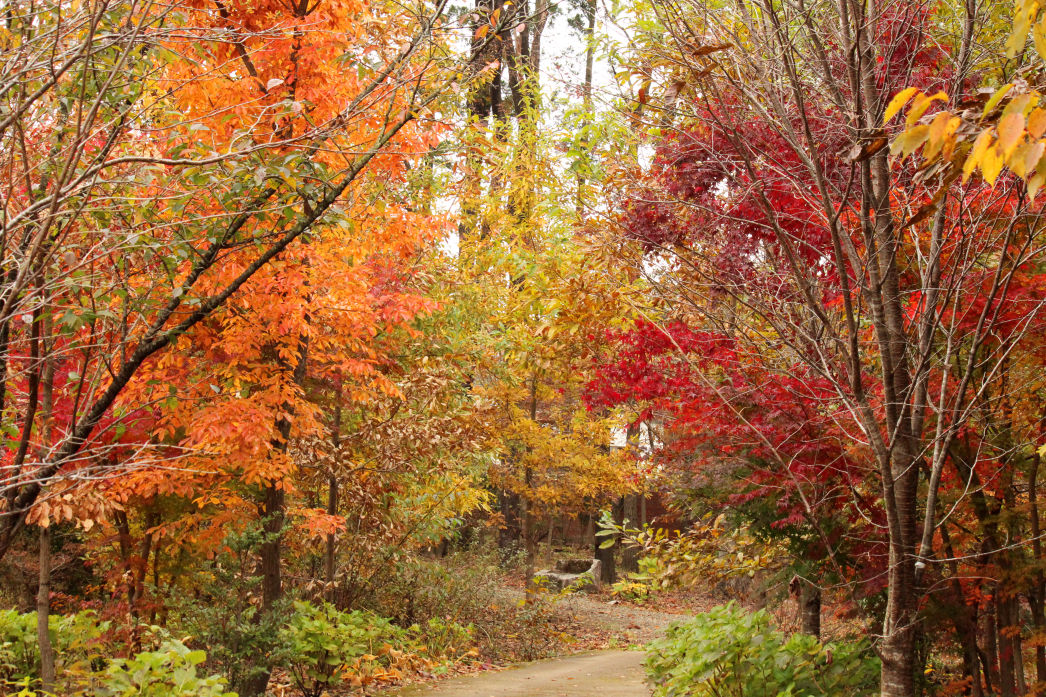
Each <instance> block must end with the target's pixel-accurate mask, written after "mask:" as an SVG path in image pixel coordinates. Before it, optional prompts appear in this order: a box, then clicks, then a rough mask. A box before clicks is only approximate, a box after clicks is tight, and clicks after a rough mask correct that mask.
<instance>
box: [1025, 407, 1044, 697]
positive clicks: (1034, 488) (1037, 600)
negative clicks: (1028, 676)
mask: <svg viewBox="0 0 1046 697" xmlns="http://www.w3.org/2000/svg"><path fill="white" fill-rule="evenodd" d="M1041 430H1042V425H1041V424H1040V431H1041ZM1031 457H1032V459H1031V469H1030V471H1029V472H1028V507H1029V509H1030V510H1029V517H1030V523H1031V548H1032V555H1033V557H1034V559H1035V562H1036V564H1035V572H1034V573H1033V574H1032V587H1031V592H1029V593H1028V604H1029V605H1030V606H1031V617H1032V623H1033V625H1034V627H1035V631H1036V633H1037V634H1040V635H1041V634H1042V633H1043V632H1044V631H1046V611H1044V606H1046V576H1044V575H1043V572H1042V540H1041V539H1039V538H1040V535H1041V527H1040V522H1039V501H1038V479H1039V465H1040V463H1041V461H1042V458H1041V456H1040V455H1039V453H1038V451H1037V450H1036V452H1034V453H1032V456H1031ZM1035 679H1036V681H1037V682H1038V683H1039V685H1040V686H1042V685H1046V646H1042V645H1041V644H1037V645H1036V646H1035Z"/></svg>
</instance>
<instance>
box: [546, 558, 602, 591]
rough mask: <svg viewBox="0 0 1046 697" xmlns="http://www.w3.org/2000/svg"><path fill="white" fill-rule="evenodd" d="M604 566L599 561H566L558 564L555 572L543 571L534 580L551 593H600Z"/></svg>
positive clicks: (550, 570)
mask: <svg viewBox="0 0 1046 697" xmlns="http://www.w3.org/2000/svg"><path fill="white" fill-rule="evenodd" d="M602 571H603V564H602V562H600V561H599V560H598V559H564V560H562V561H558V562H556V567H555V570H552V569H542V570H541V571H538V572H537V573H536V574H534V580H535V581H537V582H538V583H543V584H544V585H545V587H546V588H548V589H549V590H551V591H557V592H558V591H562V590H563V589H565V588H574V589H575V590H583V591H585V592H586V593H598V592H599V591H601V590H603V582H602V581H601V580H600V574H601V573H602Z"/></svg>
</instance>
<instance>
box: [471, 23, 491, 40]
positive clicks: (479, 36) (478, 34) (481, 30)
mask: <svg viewBox="0 0 1046 697" xmlns="http://www.w3.org/2000/svg"><path fill="white" fill-rule="evenodd" d="M488 31H490V25H489V24H484V25H483V26H481V27H480V28H479V29H477V30H476V34H475V38H477V39H482V38H483V37H484V36H486V35H487V32H488Z"/></svg>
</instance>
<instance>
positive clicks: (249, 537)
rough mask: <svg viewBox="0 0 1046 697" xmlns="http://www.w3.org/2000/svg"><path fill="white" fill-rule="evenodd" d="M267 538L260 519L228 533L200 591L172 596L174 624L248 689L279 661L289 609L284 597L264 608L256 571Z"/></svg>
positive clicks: (217, 668) (237, 686)
mask: <svg viewBox="0 0 1046 697" xmlns="http://www.w3.org/2000/svg"><path fill="white" fill-rule="evenodd" d="M266 539H267V537H266V533H265V531H264V530H263V529H262V528H261V526H260V525H259V524H256V523H252V524H251V525H249V526H248V528H247V529H246V530H244V531H240V532H234V533H230V534H229V535H227V536H226V537H225V539H224V540H223V547H222V551H221V553H220V554H218V555H216V556H215V558H214V559H212V560H211V562H210V564H209V568H208V572H209V573H207V574H201V575H200V576H198V577H197V581H198V583H197V586H196V592H195V593H193V594H185V595H183V596H180V597H176V598H173V599H171V601H170V609H171V617H172V624H173V625H174V626H177V627H179V632H185V633H186V634H188V635H190V636H192V637H193V638H194V642H193V643H194V645H196V646H202V647H205V648H206V650H207V669H208V670H209V671H211V672H215V673H221V674H222V675H224V676H225V677H226V679H227V680H228V682H229V685H230V686H231V687H232V688H233V689H234V690H240V691H246V688H248V686H250V685H251V683H252V682H253V681H255V680H256V679H257V678H259V677H261V676H264V675H268V674H269V673H270V671H271V670H272V669H273V668H274V667H275V665H276V664H277V663H278V662H279V658H280V656H279V654H280V637H279V632H280V628H281V626H282V625H283V624H284V622H285V618H286V616H287V615H288V614H289V613H291V611H292V608H291V605H290V602H288V601H284V600H281V601H279V602H278V603H277V604H276V605H274V606H273V607H272V608H271V611H270V612H260V608H259V604H258V598H259V597H260V596H261V579H260V577H259V576H258V575H257V573H256V560H257V557H258V549H259V547H260V545H261V544H262V543H263V542H264V541H265V540H266Z"/></svg>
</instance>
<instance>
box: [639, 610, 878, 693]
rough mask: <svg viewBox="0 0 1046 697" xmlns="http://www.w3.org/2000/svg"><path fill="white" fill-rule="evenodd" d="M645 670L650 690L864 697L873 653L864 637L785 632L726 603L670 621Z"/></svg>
mask: <svg viewBox="0 0 1046 697" xmlns="http://www.w3.org/2000/svg"><path fill="white" fill-rule="evenodd" d="M646 669H647V673H648V675H649V676H650V679H651V681H652V682H653V683H654V686H655V688H654V697H721V696H724V695H730V696H731V697H843V696H845V697H865V696H868V697H870V696H871V695H874V694H876V693H877V690H878V677H879V660H878V659H877V658H876V657H875V656H874V654H873V653H872V651H871V648H870V647H869V646H868V644H867V643H865V642H838V643H829V644H821V643H820V642H818V641H817V640H816V639H815V638H814V637H812V636H809V635H807V634H794V635H792V636H791V637H787V636H785V635H784V634H782V633H781V632H778V631H777V630H775V629H773V628H772V627H771V626H770V615H769V614H767V613H766V611H763V610H760V611H759V612H747V611H745V610H743V609H742V608H739V607H737V606H736V605H735V604H734V603H728V604H727V605H723V606H720V607H717V608H714V609H712V610H711V611H709V612H707V613H704V614H701V615H698V616H697V617H695V618H694V619H693V620H691V621H689V622H685V623H681V624H675V625H672V627H670V628H669V630H668V634H667V636H666V637H665V638H664V639H662V640H660V641H657V642H654V643H653V644H651V645H650V648H649V654H648V656H647V660H646Z"/></svg>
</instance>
